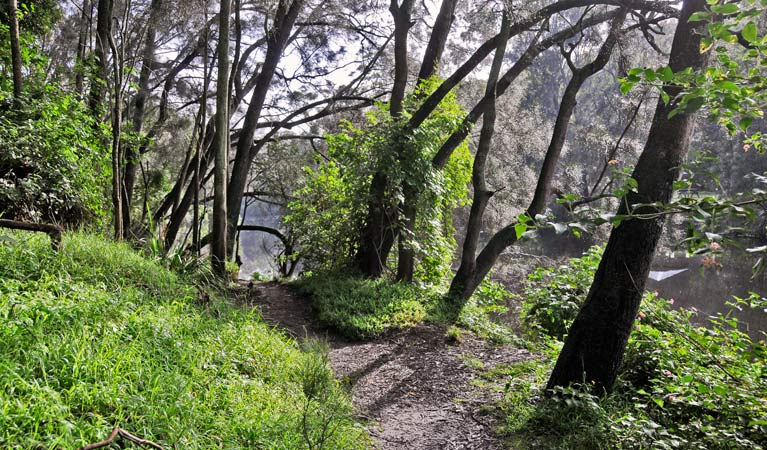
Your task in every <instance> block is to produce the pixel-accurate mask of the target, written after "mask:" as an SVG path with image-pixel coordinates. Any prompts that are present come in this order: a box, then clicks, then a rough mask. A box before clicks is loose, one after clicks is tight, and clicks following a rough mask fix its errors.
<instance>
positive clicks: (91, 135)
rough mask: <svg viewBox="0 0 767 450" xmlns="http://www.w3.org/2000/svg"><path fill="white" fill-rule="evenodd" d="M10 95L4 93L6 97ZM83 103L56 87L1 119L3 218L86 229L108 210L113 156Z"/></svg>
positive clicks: (0, 205) (0, 203) (0, 200)
mask: <svg viewBox="0 0 767 450" xmlns="http://www.w3.org/2000/svg"><path fill="white" fill-rule="evenodd" d="M4 95H6V94H5V93H2V92H0V97H3V96H4ZM99 133H100V132H99V131H98V130H97V128H96V127H95V124H94V121H93V119H92V118H91V117H90V115H89V113H88V112H87V111H86V109H85V107H84V106H83V105H82V103H81V102H80V101H78V100H76V99H74V98H73V97H72V96H71V95H68V94H64V93H63V92H61V91H59V90H58V89H57V88H55V87H49V88H47V89H45V90H43V91H42V92H40V93H39V94H37V95H36V96H35V97H28V98H27V99H26V102H25V106H24V108H22V109H21V110H20V111H14V112H12V113H11V112H9V113H8V114H3V115H2V117H0V214H2V215H3V217H5V218H14V219H18V220H29V221H33V222H38V221H44V222H54V223H60V224H65V225H80V224H83V223H85V222H87V221H88V220H93V219H95V218H99V217H100V216H102V215H103V213H104V208H105V206H107V200H106V198H107V197H108V196H106V195H105V192H106V191H107V186H108V176H109V169H108V161H109V159H108V158H109V154H108V152H106V151H104V150H103V149H102V148H101V147H100V144H99V139H98V137H99Z"/></svg>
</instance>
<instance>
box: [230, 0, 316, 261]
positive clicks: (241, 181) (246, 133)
mask: <svg viewBox="0 0 767 450" xmlns="http://www.w3.org/2000/svg"><path fill="white" fill-rule="evenodd" d="M303 5H304V0H293V1H292V2H291V1H290V0H280V3H279V5H278V6H277V12H276V14H275V18H274V25H273V26H272V28H271V29H270V30H269V32H268V38H267V47H266V55H265V56H264V63H263V65H262V66H261V71H260V72H259V74H258V78H257V81H256V86H255V88H254V90H253V96H252V97H251V99H250V105H248V110H247V112H246V113H245V118H244V121H243V125H242V130H241V132H240V136H239V139H238V141H237V151H236V154H235V157H234V163H233V165H232V175H231V180H230V181H229V187H228V189H227V208H228V216H229V218H228V220H229V229H228V233H227V234H228V237H229V240H230V241H229V242H228V244H227V249H228V251H229V253H231V251H232V249H233V248H234V237H235V234H236V233H237V222H238V220H237V219H238V218H239V217H240V204H241V203H242V195H243V193H244V192H245V187H246V185H247V182H248V173H249V172H250V166H251V164H252V163H253V159H254V158H255V157H256V152H253V151H251V150H252V148H253V137H254V136H255V134H256V129H257V128H258V119H259V118H260V117H261V109H262V108H263V106H264V101H265V100H266V95H267V94H268V93H269V86H270V85H271V82H272V77H273V76H274V72H275V70H276V69H277V65H278V64H279V62H280V59H281V58H282V52H283V51H284V49H285V45H286V44H287V42H288V39H289V38H290V34H291V32H292V29H293V25H294V24H295V22H296V18H297V17H298V13H299V12H300V11H301V9H302V8H303ZM219 53H220V52H219Z"/></svg>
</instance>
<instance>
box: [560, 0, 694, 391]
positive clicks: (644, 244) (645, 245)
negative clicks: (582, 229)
mask: <svg viewBox="0 0 767 450" xmlns="http://www.w3.org/2000/svg"><path fill="white" fill-rule="evenodd" d="M705 7H706V0H685V2H684V5H683V7H682V14H681V17H680V19H679V25H677V29H676V33H675V35H674V42H673V44H672V47H671V55H670V59H669V66H670V67H671V69H672V70H673V71H674V72H679V71H681V70H684V69H686V68H691V69H692V70H695V71H697V70H701V69H703V68H704V67H705V66H706V62H707V57H708V54H709V53H706V54H701V53H700V40H701V37H702V36H703V33H702V32H700V31H699V30H698V29H697V28H699V27H700V26H701V23H700V22H693V23H690V22H688V19H689V17H690V15H691V14H693V13H695V12H697V11H702V10H704V8H705ZM665 90H666V93H667V94H668V95H669V96H670V97H671V98H672V99H673V98H675V97H676V96H677V95H678V94H679V93H680V92H681V88H680V87H678V86H673V85H671V86H667V87H666V88H665ZM675 106H676V102H670V104H668V105H666V104H664V103H663V101H662V100H659V101H658V105H657V107H656V110H655V116H654V118H653V123H652V126H651V128H650V134H649V136H648V138H647V143H646V144H645V148H644V151H643V152H642V155H641V156H640V157H639V161H638V162H637V165H636V168H635V169H634V172H633V174H632V177H633V178H634V179H635V180H636V181H637V184H638V188H637V192H630V193H629V194H628V195H627V196H626V198H625V199H624V201H622V202H621V206H620V208H619V209H618V214H629V213H631V212H637V213H652V212H655V211H657V209H656V208H653V207H642V208H637V210H636V211H632V209H633V208H632V205H636V204H640V203H655V202H659V203H667V202H668V201H669V200H670V199H671V195H672V193H673V187H672V186H673V183H674V181H675V180H676V179H677V178H678V176H679V170H680V165H681V163H682V161H683V159H684V157H685V155H686V154H687V149H688V146H689V142H690V135H691V133H692V129H693V125H694V114H688V113H679V114H677V115H675V116H674V117H673V118H669V113H670V112H671V111H672V110H673V109H674V107H675ZM663 222H664V219H663V218H655V219H647V220H643V219H627V220H624V221H622V222H621V224H620V226H618V227H616V228H614V229H613V231H612V233H611V234H610V239H609V241H608V243H607V247H606V248H605V251H604V254H603V255H602V260H601V262H600V264H599V268H598V269H597V273H596V275H595V276H594V282H593V283H592V285H591V289H590V290H589V293H588V296H587V297H586V301H585V303H584V305H583V308H582V309H581V311H580V312H579V313H578V316H577V317H576V319H575V322H574V323H573V325H572V326H571V327H570V330H569V331H568V336H567V339H566V341H565V345H564V347H563V348H562V351H561V353H560V354H559V358H558V359H557V363H556V365H555V367H554V370H553V372H552V374H551V377H550V378H549V382H548V385H547V387H548V388H553V387H555V386H567V385H570V384H573V383H583V384H587V385H589V386H590V387H591V388H592V389H593V390H594V391H596V392H598V393H603V392H610V391H611V390H612V387H613V384H614V382H615V379H616V377H617V373H618V369H619V367H620V364H621V361H622V359H623V354H624V352H625V349H626V343H627V342H628V338H629V335H630V333H631V329H632V326H633V324H634V320H635V318H636V315H637V312H638V310H639V304H640V302H641V299H642V293H643V291H644V285H645V282H646V280H647V275H648V273H649V270H650V263H651V262H652V259H653V256H654V253H655V247H656V245H657V243H658V240H659V239H660V236H661V233H662V231H663Z"/></svg>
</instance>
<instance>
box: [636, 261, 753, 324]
mask: <svg viewBox="0 0 767 450" xmlns="http://www.w3.org/2000/svg"><path fill="white" fill-rule="evenodd" d="M733 260H734V261H733ZM746 263H749V261H738V260H737V258H725V259H723V260H722V262H721V264H722V266H721V267H719V268H706V269H705V270H702V268H703V258H700V257H693V258H679V257H677V258H670V257H664V256H658V257H656V258H655V261H653V267H652V270H655V271H666V270H679V269H688V270H686V271H685V272H682V273H679V274H677V275H674V276H671V277H669V278H666V279H664V280H662V281H653V280H647V285H646V289H647V290H649V291H658V294H659V295H660V296H661V297H663V298H668V299H674V306H677V307H683V308H686V309H690V308H693V307H694V308H696V309H697V310H698V311H699V318H700V319H701V323H703V322H705V319H706V317H707V316H710V315H714V314H717V313H725V314H726V313H727V312H728V311H729V310H730V307H729V306H727V304H726V302H727V301H728V300H730V299H732V297H733V296H738V297H741V298H747V297H748V296H749V293H750V292H755V293H757V294H759V295H761V296H764V295H767V274H765V273H761V274H758V275H757V276H756V277H754V278H753V279H752V273H751V268H750V266H749V265H748V264H746ZM733 315H734V316H735V317H737V318H738V320H739V322H740V323H741V325H742V327H743V331H746V332H748V333H749V334H750V335H751V336H752V337H755V338H758V339H764V335H763V334H761V333H760V331H765V332H767V312H765V311H763V310H754V309H748V310H743V311H734V312H733Z"/></svg>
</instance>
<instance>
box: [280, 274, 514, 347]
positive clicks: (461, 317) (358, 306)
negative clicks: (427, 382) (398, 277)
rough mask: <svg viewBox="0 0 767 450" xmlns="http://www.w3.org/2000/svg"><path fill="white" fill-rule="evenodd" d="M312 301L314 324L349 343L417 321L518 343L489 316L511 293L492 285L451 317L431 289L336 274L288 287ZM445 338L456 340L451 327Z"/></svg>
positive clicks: (449, 304)
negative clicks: (331, 330)
mask: <svg viewBox="0 0 767 450" xmlns="http://www.w3.org/2000/svg"><path fill="white" fill-rule="evenodd" d="M292 285H293V286H294V287H295V288H297V289H298V290H299V291H300V292H302V293H303V294H306V295H309V296H310V297H311V298H312V306H313V309H314V313H315V316H316V318H317V320H318V321H319V322H320V323H321V324H323V325H325V326H327V327H330V328H333V329H335V330H336V331H338V332H339V333H341V334H342V335H344V336H346V337H349V338H352V339H370V338H374V337H376V336H378V335H381V334H383V333H385V332H387V331H389V330H397V329H405V328H409V327H412V326H415V325H417V324H419V323H421V322H424V321H427V322H431V323H439V324H444V325H451V324H452V323H453V322H455V325H457V326H458V327H461V328H462V329H464V330H469V331H471V332H472V333H474V334H475V335H476V336H478V337H480V338H482V339H486V340H488V341H490V342H494V343H499V344H502V343H510V342H513V343H517V344H518V343H519V339H518V338H516V336H515V335H514V333H513V332H512V330H511V329H510V328H509V327H508V326H506V325H504V324H502V323H499V322H497V321H495V320H493V319H491V314H493V313H499V312H505V311H506V307H505V306H504V303H505V301H506V299H507V297H508V296H509V295H510V294H509V293H508V292H507V291H506V290H505V289H503V287H502V286H501V285H500V284H498V283H494V282H491V281H488V282H485V283H483V284H482V285H481V286H480V288H479V289H478V290H477V293H476V294H475V295H474V296H473V297H472V298H471V300H469V302H467V303H466V305H465V306H464V307H463V309H462V310H461V311H460V312H459V313H458V317H457V319H456V314H455V313H454V310H451V308H454V306H453V303H452V302H449V301H447V299H446V298H445V295H444V293H443V292H441V291H440V290H439V289H437V288H435V287H421V286H417V285H414V284H407V283H395V282H392V281H391V280H388V279H386V278H379V279H364V278H359V277H354V276H349V275H342V274H338V273H315V274H311V275H309V276H307V277H304V278H301V279H299V280H297V281H295V282H293V283H292ZM451 333H453V334H455V333H458V335H455V336H452V337H451V336H450V335H447V336H446V339H448V340H455V339H458V338H459V337H460V336H459V335H460V331H459V330H458V329H457V328H455V327H453V330H452V332H451Z"/></svg>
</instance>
